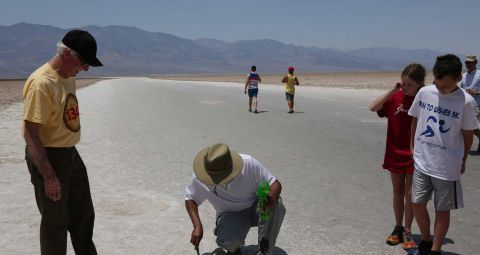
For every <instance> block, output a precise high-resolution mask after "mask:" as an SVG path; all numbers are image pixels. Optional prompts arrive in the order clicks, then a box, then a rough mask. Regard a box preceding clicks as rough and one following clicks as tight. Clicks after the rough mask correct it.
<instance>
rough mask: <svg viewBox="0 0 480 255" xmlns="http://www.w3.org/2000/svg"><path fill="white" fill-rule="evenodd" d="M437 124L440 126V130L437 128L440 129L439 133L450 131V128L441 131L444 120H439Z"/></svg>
mask: <svg viewBox="0 0 480 255" xmlns="http://www.w3.org/2000/svg"><path fill="white" fill-rule="evenodd" d="M438 124H440V128H439V129H440V132H441V133H447V132H448V130H450V128H448V129H446V130H445V129H443V126H444V125H445V121H444V120H440V121H439V122H438Z"/></svg>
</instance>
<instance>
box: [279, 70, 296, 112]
mask: <svg viewBox="0 0 480 255" xmlns="http://www.w3.org/2000/svg"><path fill="white" fill-rule="evenodd" d="M293 72H295V68H294V67H293V66H290V67H289V68H288V74H287V75H285V76H284V77H283V79H282V83H285V97H286V99H287V103H288V108H289V111H288V113H293V105H294V101H293V98H294V96H295V85H297V86H298V85H300V83H299V82H298V78H297V76H295V75H293Z"/></svg>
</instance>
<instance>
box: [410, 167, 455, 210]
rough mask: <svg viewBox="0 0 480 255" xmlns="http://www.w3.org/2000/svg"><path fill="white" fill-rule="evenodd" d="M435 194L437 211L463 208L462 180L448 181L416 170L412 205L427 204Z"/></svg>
mask: <svg viewBox="0 0 480 255" xmlns="http://www.w3.org/2000/svg"><path fill="white" fill-rule="evenodd" d="M432 193H433V194H434V196H435V197H434V203H435V210H437V211H449V210H454V209H459V208H463V193H462V185H461V183H460V180H458V181H447V180H442V179H438V178H435V177H433V176H430V175H427V174H424V173H422V172H421V171H419V170H418V169H415V172H414V173H413V180H412V203H415V204H427V202H428V201H429V200H430V199H431V198H432Z"/></svg>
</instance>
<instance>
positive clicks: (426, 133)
mask: <svg viewBox="0 0 480 255" xmlns="http://www.w3.org/2000/svg"><path fill="white" fill-rule="evenodd" d="M430 120H431V121H433V122H434V123H437V118H435V117H433V116H430V117H428V119H427V121H426V122H427V124H428V122H429V121H430ZM422 135H424V136H426V137H432V136H434V135H435V132H434V131H433V128H432V127H431V126H430V125H427V130H425V131H423V132H422V133H421V134H420V136H422Z"/></svg>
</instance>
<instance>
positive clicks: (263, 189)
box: [257, 181, 270, 220]
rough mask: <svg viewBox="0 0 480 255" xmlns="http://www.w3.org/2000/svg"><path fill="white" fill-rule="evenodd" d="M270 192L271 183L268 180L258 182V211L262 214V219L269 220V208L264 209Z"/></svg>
mask: <svg viewBox="0 0 480 255" xmlns="http://www.w3.org/2000/svg"><path fill="white" fill-rule="evenodd" d="M269 193H270V184H268V182H266V181H263V182H260V184H258V189H257V197H258V211H259V215H260V219H262V220H268V218H269V217H270V214H269V212H268V209H265V210H264V209H263V208H264V206H265V203H266V202H267V200H268V194H269Z"/></svg>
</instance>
